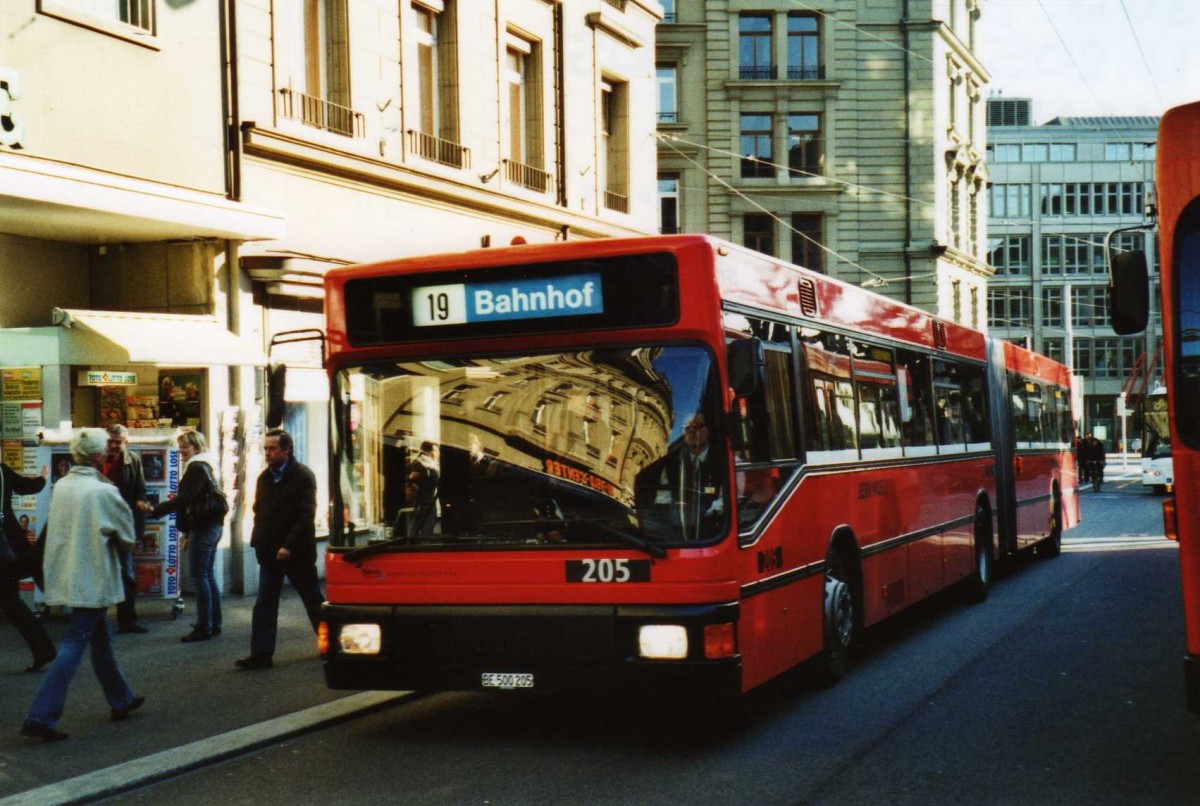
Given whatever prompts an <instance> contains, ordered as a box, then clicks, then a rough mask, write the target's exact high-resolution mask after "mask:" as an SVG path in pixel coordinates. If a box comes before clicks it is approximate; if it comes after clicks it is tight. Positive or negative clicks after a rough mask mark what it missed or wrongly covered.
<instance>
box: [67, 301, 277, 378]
mask: <svg viewBox="0 0 1200 806" xmlns="http://www.w3.org/2000/svg"><path fill="white" fill-rule="evenodd" d="M53 317H54V318H53V321H54V324H55V325H58V326H59V327H63V328H66V329H67V332H68V333H69V334H70V337H69V338H67V339H64V343H63V344H62V345H61V349H62V353H63V355H62V359H63V362H64V363H72V364H74V363H79V364H101V363H104V364H157V365H159V366H198V367H208V366H223V367H224V366H228V367H262V366H266V363H267V357H266V355H265V354H264V353H263V351H262V350H261V349H260V348H258V347H256V346H255V345H253V344H250V343H249V342H246V341H244V340H243V339H240V338H238V337H237V336H235V335H234V334H232V333H230V332H229V331H228V330H226V329H225V328H224V327H223V326H222V325H221V324H220V323H219V322H217V320H216V319H215V318H214V317H211V316H188V315H183V314H157V313H124V312H120V311H82V310H74V309H65V308H55V309H54V313H53ZM64 335H66V334H64Z"/></svg>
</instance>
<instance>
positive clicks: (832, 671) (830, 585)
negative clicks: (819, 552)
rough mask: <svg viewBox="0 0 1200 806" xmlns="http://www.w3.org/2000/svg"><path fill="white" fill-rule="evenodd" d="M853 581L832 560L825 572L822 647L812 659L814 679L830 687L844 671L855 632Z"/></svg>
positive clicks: (845, 570) (847, 573)
mask: <svg viewBox="0 0 1200 806" xmlns="http://www.w3.org/2000/svg"><path fill="white" fill-rule="evenodd" d="M853 584H854V580H853V577H852V576H851V574H850V573H849V569H848V568H847V567H846V566H845V565H844V564H843V563H835V562H831V563H830V567H829V569H828V570H827V571H826V572H825V603H824V606H823V607H822V627H823V629H822V632H823V635H824V648H823V649H822V650H821V652H820V654H819V655H817V657H816V658H815V659H814V661H813V671H814V674H815V677H816V681H817V683H818V684H819V685H822V686H832V685H833V684H834V683H836V682H837V681H838V680H839V679H841V677H842V675H843V674H845V673H846V667H847V665H848V664H849V662H850V647H851V645H852V644H853V643H854V639H855V636H856V633H857V623H858V615H857V613H856V611H855V606H854V602H855V595H854V588H853Z"/></svg>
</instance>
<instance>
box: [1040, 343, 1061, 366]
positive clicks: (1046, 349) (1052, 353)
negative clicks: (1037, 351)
mask: <svg viewBox="0 0 1200 806" xmlns="http://www.w3.org/2000/svg"><path fill="white" fill-rule="evenodd" d="M1042 355H1044V356H1046V357H1047V358H1049V359H1050V360H1051V361H1057V362H1058V363H1060V364H1061V363H1062V361H1063V340H1062V339H1045V340H1043V341H1042Z"/></svg>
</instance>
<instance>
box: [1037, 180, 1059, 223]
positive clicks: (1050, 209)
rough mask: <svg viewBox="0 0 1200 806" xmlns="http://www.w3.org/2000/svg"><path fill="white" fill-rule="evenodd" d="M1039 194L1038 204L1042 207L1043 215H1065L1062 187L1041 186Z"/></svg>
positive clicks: (1055, 185) (1052, 185)
mask: <svg viewBox="0 0 1200 806" xmlns="http://www.w3.org/2000/svg"><path fill="white" fill-rule="evenodd" d="M1038 194H1039V195H1038V203H1039V205H1040V206H1041V211H1042V215H1044V216H1051V215H1062V214H1063V186H1062V185H1060V184H1050V185H1039V186H1038Z"/></svg>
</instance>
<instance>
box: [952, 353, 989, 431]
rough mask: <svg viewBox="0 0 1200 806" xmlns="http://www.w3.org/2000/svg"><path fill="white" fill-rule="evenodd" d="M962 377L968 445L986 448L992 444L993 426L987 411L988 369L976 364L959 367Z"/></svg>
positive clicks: (964, 419)
mask: <svg viewBox="0 0 1200 806" xmlns="http://www.w3.org/2000/svg"><path fill="white" fill-rule="evenodd" d="M959 377H960V378H961V379H962V388H963V402H964V403H965V404H966V410H965V412H964V417H963V425H964V427H965V428H966V432H967V446H968V447H970V448H973V449H976V450H986V449H988V448H990V447H991V444H992V427H991V424H990V423H989V422H988V411H987V370H986V368H984V367H979V366H975V365H974V364H963V365H962V366H960V367H959Z"/></svg>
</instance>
